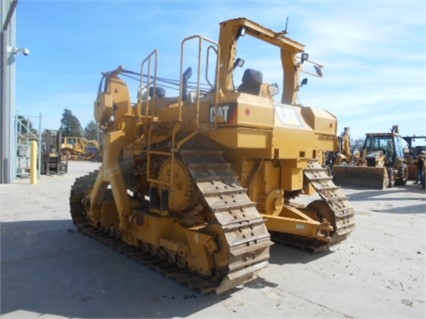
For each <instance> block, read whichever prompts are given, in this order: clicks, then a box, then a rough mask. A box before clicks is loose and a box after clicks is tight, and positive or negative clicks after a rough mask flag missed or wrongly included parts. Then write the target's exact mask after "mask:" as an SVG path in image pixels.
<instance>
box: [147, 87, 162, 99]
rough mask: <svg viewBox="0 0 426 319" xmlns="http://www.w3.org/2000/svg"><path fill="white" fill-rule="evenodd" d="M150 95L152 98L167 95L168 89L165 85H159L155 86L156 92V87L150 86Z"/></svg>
mask: <svg viewBox="0 0 426 319" xmlns="http://www.w3.org/2000/svg"><path fill="white" fill-rule="evenodd" d="M148 95H149V97H150V98H153V97H165V96H166V90H165V89H164V88H163V87H160V86H157V87H155V92H154V87H153V86H150V87H149V89H148Z"/></svg>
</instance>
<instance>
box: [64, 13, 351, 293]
mask: <svg viewBox="0 0 426 319" xmlns="http://www.w3.org/2000/svg"><path fill="white" fill-rule="evenodd" d="M286 33H287V32H286V31H280V32H275V31H272V30H270V29H268V28H265V27H263V26H261V25H260V24H258V23H256V22H253V21H250V20H248V19H246V18H238V19H232V20H228V21H224V22H222V23H220V34H219V41H218V42H215V41H213V40H210V39H208V38H206V37H204V36H201V35H194V36H190V37H188V38H185V39H184V40H183V41H182V44H181V60H180V79H179V81H176V82H173V81H170V80H165V79H164V78H162V77H160V76H159V75H158V65H159V62H158V61H159V52H158V51H157V50H154V51H152V52H151V53H150V54H149V55H148V56H147V57H146V58H145V59H144V60H143V61H142V63H141V70H140V72H133V71H128V70H125V69H124V68H123V67H121V66H120V67H118V68H117V69H115V70H113V71H111V72H106V73H104V74H103V77H102V80H101V84H100V88H99V92H98V95H97V98H96V101H95V103H94V116H95V119H96V121H97V122H98V123H99V126H100V127H101V128H102V129H103V131H104V148H103V162H102V165H101V167H100V169H99V170H97V171H95V172H93V173H91V174H89V175H86V176H83V177H80V178H78V179H77V180H76V181H75V183H74V184H73V185H72V188H71V194H70V207H71V216H72V219H73V222H74V224H75V225H77V226H78V228H79V229H80V230H81V231H82V232H83V233H85V234H87V235H89V236H92V237H95V238H97V239H98V240H101V241H103V242H104V243H106V244H109V245H112V246H114V247H115V249H119V250H121V251H123V253H126V254H128V255H129V256H131V257H132V258H134V259H136V260H139V261H140V262H142V263H144V264H148V265H150V267H153V268H155V269H156V270H158V271H160V272H162V273H165V274H166V275H167V276H169V277H171V278H175V279H176V280H177V281H179V282H181V283H184V284H186V285H188V286H189V287H192V288H196V289H198V290H200V291H201V292H203V293H208V292H211V291H215V292H216V293H222V292H224V291H227V290H229V289H232V288H234V287H236V286H238V285H240V284H242V283H245V282H247V281H250V280H252V279H254V278H255V277H256V275H257V273H258V272H259V271H260V270H261V269H263V268H264V267H266V266H267V265H268V259H269V248H270V246H271V244H272V241H271V235H272V236H273V239H274V240H276V241H280V242H285V243H287V244H291V245H296V246H299V247H303V248H309V249H312V250H320V249H326V248H328V247H329V246H330V245H332V244H335V243H338V242H340V241H342V240H344V239H345V238H346V237H347V236H348V235H349V233H350V232H351V231H352V230H353V229H354V216H353V215H354V211H353V208H352V206H351V205H350V203H349V202H348V199H347V197H346V196H345V195H344V194H343V193H342V191H341V190H340V189H339V188H338V187H336V186H335V185H334V184H333V182H332V178H331V177H329V176H328V175H327V173H326V170H325V169H323V168H322V166H321V163H320V162H321V161H322V154H323V152H325V151H336V149H337V137H336V128H337V120H336V118H335V116H333V115H332V114H330V113H329V112H327V111H325V110H321V109H316V108H312V107H308V106H301V105H300V104H299V103H298V98H297V93H298V91H299V90H300V87H301V85H302V84H306V82H307V81H306V80H302V81H300V80H299V74H300V73H301V72H306V73H309V74H313V75H317V76H322V73H321V68H322V66H321V65H319V64H317V63H314V62H311V61H310V60H309V59H308V58H309V57H308V54H307V53H306V52H304V46H303V45H302V44H300V43H298V42H296V41H294V40H292V39H290V38H289V37H287V36H286ZM247 38H251V39H255V40H257V41H263V42H266V43H267V44H269V45H272V47H274V48H275V49H276V51H277V52H278V55H279V61H280V62H281V67H282V80H283V83H282V85H283V91H282V95H281V98H280V99H279V101H276V100H275V98H274V96H276V95H277V94H278V92H279V88H278V84H268V83H266V82H264V81H263V74H262V72H261V71H260V70H256V69H253V68H247V69H246V70H245V71H244V73H243V75H242V81H241V83H240V84H239V85H236V84H235V82H234V72H237V70H238V69H239V68H240V67H241V66H243V64H244V62H245V61H244V60H243V59H242V58H241V57H240V56H237V49H238V43H239V42H240V41H245V40H246V39H247ZM194 52H195V56H194ZM191 57H192V58H193V59H191ZM194 58H195V59H194ZM188 61H189V62H188ZM188 65H189V67H188ZM307 66H310V67H311V68H312V71H309V70H308V67H307ZM305 67H306V68H305ZM192 74H195V80H194V81H190V78H191V76H192ZM124 77H130V78H134V77H138V78H139V82H138V93H137V97H138V100H137V102H136V103H132V102H131V100H130V93H129V85H128V84H127V83H126V82H125V81H124V80H123V79H124ZM161 84H163V86H161ZM173 84H176V85H177V88H178V90H177V94H175V95H173V96H167V94H166V88H170V87H171V86H172V85H173ZM315 191H317V192H318V194H319V197H318V198H320V199H316V200H313V201H312V202H310V203H309V204H308V205H302V204H300V203H295V199H296V197H297V196H298V195H299V194H302V193H303V194H314V193H315ZM123 243H126V244H127V245H124V244H123ZM129 247H132V248H129Z"/></svg>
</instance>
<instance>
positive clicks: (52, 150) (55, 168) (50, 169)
mask: <svg viewBox="0 0 426 319" xmlns="http://www.w3.org/2000/svg"><path fill="white" fill-rule="evenodd" d="M61 140H62V138H61V132H59V131H57V130H44V132H43V134H42V142H41V174H45V175H52V174H59V175H62V174H65V173H67V172H68V160H66V159H64V157H63V156H62V154H61Z"/></svg>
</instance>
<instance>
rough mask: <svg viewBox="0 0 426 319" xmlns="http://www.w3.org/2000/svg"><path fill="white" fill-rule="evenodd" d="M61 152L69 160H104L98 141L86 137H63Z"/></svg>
mask: <svg viewBox="0 0 426 319" xmlns="http://www.w3.org/2000/svg"><path fill="white" fill-rule="evenodd" d="M61 150H62V154H64V155H65V156H67V157H68V159H69V160H81V161H100V160H101V159H102V152H101V150H100V147H99V143H98V141H96V140H87V139H86V138H84V137H74V136H64V137H62V145H61Z"/></svg>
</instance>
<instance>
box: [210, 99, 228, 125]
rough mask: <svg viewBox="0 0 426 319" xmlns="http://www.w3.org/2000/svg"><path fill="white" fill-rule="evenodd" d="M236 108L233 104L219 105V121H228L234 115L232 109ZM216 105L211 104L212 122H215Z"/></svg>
mask: <svg viewBox="0 0 426 319" xmlns="http://www.w3.org/2000/svg"><path fill="white" fill-rule="evenodd" d="M233 109H234V108H233V107H232V106H231V105H228V104H226V105H218V107H217V115H218V122H226V123H228V121H229V120H230V119H231V116H232V110H233ZM215 115H216V114H215V107H214V106H210V123H212V122H214V118H215Z"/></svg>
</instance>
